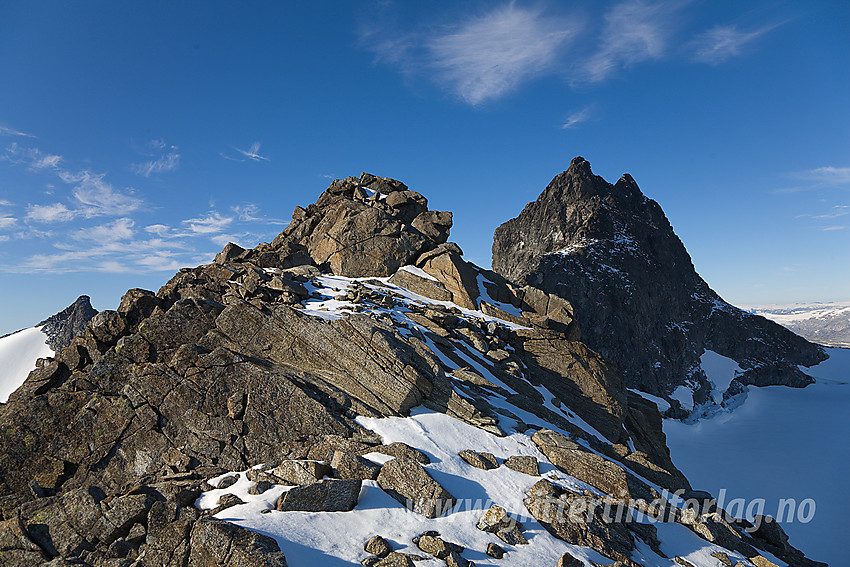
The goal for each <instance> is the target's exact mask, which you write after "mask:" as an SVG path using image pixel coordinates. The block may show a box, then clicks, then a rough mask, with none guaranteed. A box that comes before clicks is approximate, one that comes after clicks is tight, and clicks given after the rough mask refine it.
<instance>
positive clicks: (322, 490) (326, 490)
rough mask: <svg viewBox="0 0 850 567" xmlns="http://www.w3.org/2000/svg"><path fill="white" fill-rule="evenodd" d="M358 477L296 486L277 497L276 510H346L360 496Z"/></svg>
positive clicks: (351, 508)
mask: <svg viewBox="0 0 850 567" xmlns="http://www.w3.org/2000/svg"><path fill="white" fill-rule="evenodd" d="M360 484H361V481H360V480H359V479H356V480H323V481H320V482H316V483H314V484H308V485H304V486H296V487H295V488H291V489H289V490H288V491H287V492H284V493H283V494H281V495H280V498H278V501H277V505H276V506H275V509H276V510H280V511H282V512H348V511H350V510H353V509H354V507H355V506H356V505H357V499H358V498H359V497H360Z"/></svg>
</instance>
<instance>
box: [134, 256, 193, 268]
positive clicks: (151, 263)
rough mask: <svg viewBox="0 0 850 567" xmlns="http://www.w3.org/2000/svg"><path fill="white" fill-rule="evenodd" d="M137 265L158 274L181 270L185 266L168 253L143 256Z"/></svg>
mask: <svg viewBox="0 0 850 567" xmlns="http://www.w3.org/2000/svg"><path fill="white" fill-rule="evenodd" d="M136 263H137V264H139V265H140V266H144V267H145V268H147V269H149V270H154V271H158V272H172V271H175V270H179V269H180V268H181V267H182V266H184V265H185V264H181V263H180V262H178V261H177V260H176V259H175V258H174V256H173V254H172V253H171V252H168V251H164V252H159V253H156V254H149V255H147V256H142V257H141V258H139V259H138V260H137V261H136Z"/></svg>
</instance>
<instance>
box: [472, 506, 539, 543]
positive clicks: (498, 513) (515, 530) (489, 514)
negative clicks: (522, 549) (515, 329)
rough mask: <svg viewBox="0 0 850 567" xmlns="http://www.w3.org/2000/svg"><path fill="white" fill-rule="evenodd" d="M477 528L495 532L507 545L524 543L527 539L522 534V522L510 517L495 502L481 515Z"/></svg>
mask: <svg viewBox="0 0 850 567" xmlns="http://www.w3.org/2000/svg"><path fill="white" fill-rule="evenodd" d="M475 527H477V528H478V529H479V530H481V531H484V532H488V533H491V534H496V536H498V537H499V539H501V540H502V541H504V542H505V543H507V544H509V545H526V544H527V543H528V540H526V539H525V536H523V535H522V524H521V523H519V522H518V521H516V519H514V518H511V517H510V516H508V514H507V513H506V512H505V509H504V508H502V507H501V506H496V505H495V504H494V505H492V506H490V508H489V509H488V510H487V511H486V512H485V513H484V515H483V516H481V519H479V520H478V523H477V524H476V526H475Z"/></svg>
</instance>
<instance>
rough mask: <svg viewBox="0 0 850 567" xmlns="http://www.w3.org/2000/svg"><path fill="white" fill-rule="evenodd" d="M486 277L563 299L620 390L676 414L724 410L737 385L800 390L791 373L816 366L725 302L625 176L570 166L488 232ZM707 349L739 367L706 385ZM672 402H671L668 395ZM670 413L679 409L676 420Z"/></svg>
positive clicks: (809, 348) (771, 329)
mask: <svg viewBox="0 0 850 567" xmlns="http://www.w3.org/2000/svg"><path fill="white" fill-rule="evenodd" d="M493 269H494V270H495V271H496V272H497V273H500V274H501V275H503V276H505V277H506V278H507V279H508V280H510V281H513V282H517V283H525V284H529V285H534V286H537V287H539V288H541V289H542V290H544V291H546V292H548V293H553V294H557V295H558V296H560V297H562V298H563V299H566V300H567V301H569V302H570V303H571V304H572V305H573V308H574V309H575V313H576V318H577V320H578V321H579V324H580V326H581V328H582V336H583V338H584V340H585V341H586V342H587V344H588V345H589V346H590V347H591V348H593V349H594V350H597V351H598V352H600V353H602V354H603V356H605V357H606V358H607V359H608V360H610V361H612V362H613V363H614V364H615V365H616V366H617V367H618V369H619V370H620V372H621V374H622V375H623V379H624V381H625V382H626V384H627V385H629V386H631V387H634V388H638V389H640V390H643V391H646V392H650V393H652V394H655V395H660V396H667V397H668V398H669V396H671V395H672V394H673V393H674V392H675V391H676V390H677V388H679V387H684V388H685V390H686V391H687V393H684V391H680V392H679V393H680V394H681V395H684V396H692V397H693V400H690V399H684V400H678V399H675V398H674V399H671V401H672V402H673V404H674V408H673V410H672V411H673V413H674V414H676V415H679V416H681V415H684V412H683V411H681V410H679V405H680V403H681V404H682V405H684V406H686V408H685V409H687V410H690V409H692V408H693V406H694V405H695V404H696V405H699V404H705V403H711V402H714V403H722V402H723V400H724V396H726V398H729V397H734V396H735V395H736V394H737V393H740V392H741V391H742V390H741V385H742V384H757V385H765V384H772V383H778V384H786V385H793V386H803V385H805V384H808V383H809V382H810V381H811V379H810V378H808V377H807V376H805V375H804V374H803V373H802V372H801V371H800V370H799V369H798V368H797V365H805V366H808V365H811V364H815V363H817V362H819V361H821V360H823V358H824V354H823V352H822V351H821V350H820V349H819V348H818V347H816V346H814V345H812V344H810V343H808V342H807V341H805V340H803V339H801V338H800V337H797V336H796V335H794V334H793V333H791V332H789V331H787V330H785V329H782V328H780V327H779V326H778V325H775V324H773V323H771V322H769V321H767V320H765V319H763V318H761V317H754V316H752V315H750V314H748V313H746V312H743V311H741V310H739V309H737V308H735V307H733V306H732V305H730V304H728V303H727V302H725V301H723V300H722V299H721V298H720V297H719V296H718V295H717V294H716V293H715V292H714V291H713V290H712V289H711V288H710V287H709V285H708V284H707V283H706V282H705V281H704V280H703V279H702V278H701V277H700V276H699V274H697V272H696V270H695V269H694V266H693V263H692V261H691V258H690V255H689V254H688V252H687V250H686V249H685V246H684V245H683V244H682V242H681V240H680V239H679V237H678V236H676V234H675V232H674V231H673V227H672V226H671V225H670V223H669V221H668V220H667V218H666V216H665V215H664V212H663V210H662V209H661V207H660V206H659V205H658V203H656V202H655V201H653V200H652V199H648V198H646V197H645V196H644V195H643V193H642V192H641V190H640V188H639V187H638V185H637V183H636V182H635V181H634V179H633V178H632V177H631V176H630V175H628V174H624V175H623V176H622V177H621V178H620V180H619V181H618V182H617V183H616V184H615V185H612V184H610V183H608V182H607V181H605V180H604V179H602V178H601V177H599V176H596V175H593V173H592V171H591V169H590V164H589V163H588V162H587V161H586V160H584V159H583V158H576V159H574V160H573V161H572V163H571V164H570V168H569V169H568V170H567V171H565V172H563V173H561V174H559V175H557V176H556V177H555V178H554V179H553V180H552V182H551V183H550V184H549V186H548V187H546V189H545V190H544V191H543V192H542V193H541V195H540V197H539V198H538V199H537V200H536V201H534V202H532V203H529V204H528V205H527V206H526V207H525V208H524V209H523V211H522V213H520V215H519V216H518V217H517V218H515V219H512V220H509V221H507V222H506V223H504V224H502V225H501V226H499V227H498V228H497V229H496V232H495V234H494V239H493ZM707 351H713V352H715V353H718V354H720V355H721V356H723V357H726V358H729V359H732V360H733V361H735V362H736V363H737V364H738V365H739V366H740V368H741V372H740V374H739V376H738V377H737V379H736V381H735V383H732V384H729V383H725V384H713V383H712V382H711V380H710V379H709V377H707V376H706V374H705V372H704V371H703V369H702V368H701V357H702V356H703V355H704V354H705V353H706V352H707ZM677 397H680V396H677ZM677 412H679V413H677Z"/></svg>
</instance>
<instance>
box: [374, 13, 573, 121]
mask: <svg viewBox="0 0 850 567" xmlns="http://www.w3.org/2000/svg"><path fill="white" fill-rule="evenodd" d="M579 30H580V26H579V25H578V24H577V23H576V22H575V21H573V20H570V19H567V18H561V17H558V16H556V15H553V14H547V13H544V11H543V10H542V9H540V8H534V7H524V6H517V5H516V4H514V3H509V4H503V5H501V6H497V7H495V8H492V9H490V10H489V11H487V12H485V13H483V14H477V15H474V16H472V17H468V18H466V19H465V20H463V21H461V22H460V23H453V24H452V25H449V26H444V27H443V29H442V30H441V31H439V32H436V33H434V34H428V35H426V34H422V33H407V34H405V33H394V32H393V31H391V30H389V29H385V28H383V27H376V26H374V25H371V24H370V26H368V27H365V28H364V29H363V30H361V34H360V43H361V45H363V46H364V47H365V48H366V49H368V50H370V51H372V52H373V53H375V61H376V62H377V63H383V64H390V65H392V66H395V67H397V68H398V69H400V70H401V71H402V73H404V74H406V75H413V74H420V73H425V74H427V75H429V76H430V78H431V80H433V81H434V82H435V83H437V84H439V85H441V86H444V87H446V88H447V89H448V90H450V91H451V92H453V93H454V94H455V95H457V96H458V97H459V98H460V99H461V100H463V101H464V102H466V103H468V104H470V105H472V106H477V105H480V104H482V103H484V102H488V101H492V100H496V99H498V98H501V97H503V96H505V95H507V94H509V93H511V92H513V91H515V90H516V89H517V88H519V87H520V85H522V84H524V83H527V82H529V81H532V80H534V79H537V78H539V77H541V76H544V75H546V74H549V73H556V72H557V71H558V60H559V57H560V55H562V54H563V50H564V48H565V46H567V45H568V44H569V43H570V42H571V40H573V39H574V38H575V37H576V35H577V34H578V32H579Z"/></svg>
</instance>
